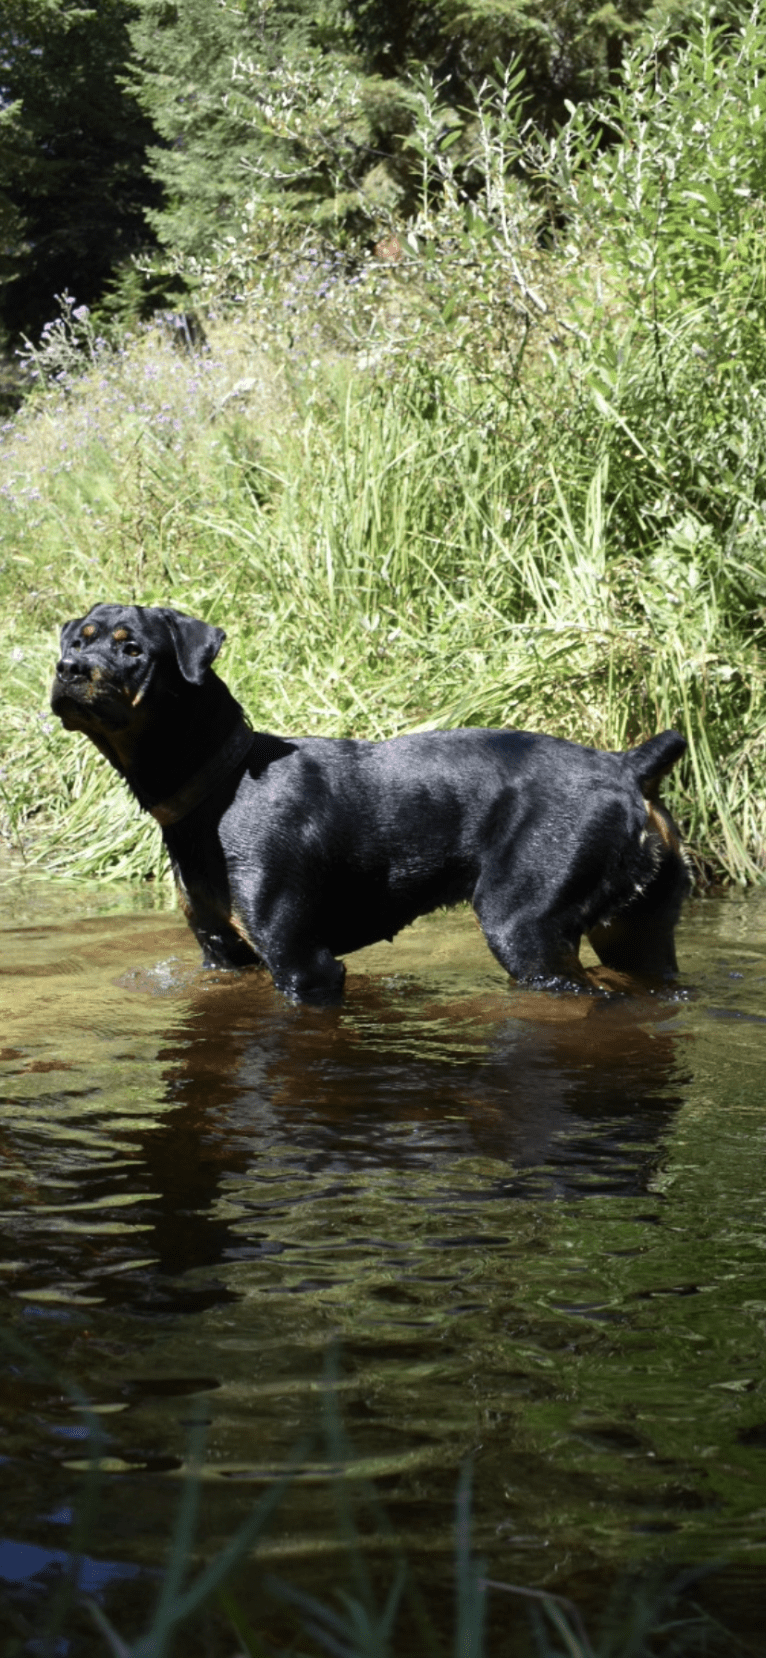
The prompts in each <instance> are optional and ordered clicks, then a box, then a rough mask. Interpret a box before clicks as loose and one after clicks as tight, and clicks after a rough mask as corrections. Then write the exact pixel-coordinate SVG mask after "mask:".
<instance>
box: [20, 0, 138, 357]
mask: <svg viewBox="0 0 766 1658" xmlns="http://www.w3.org/2000/svg"><path fill="white" fill-rule="evenodd" d="M132 9H133V8H132V3H131V0H98V5H96V6H90V7H89V6H86V5H82V4H79V3H78V0H3V6H2V11H1V13H0V105H2V106H4V107H2V108H0V215H2V217H1V218H0V316H2V317H3V319H4V321H5V323H6V326H7V327H8V328H9V329H10V330H12V331H14V332H16V331H18V330H20V329H27V330H30V331H31V330H36V329H38V328H39V327H40V326H41V325H42V324H43V323H44V322H45V321H46V320H48V318H49V317H50V315H51V312H52V310H53V296H54V294H56V293H63V292H64V291H65V290H67V289H68V290H69V291H70V292H72V293H73V294H74V295H75V297H76V298H77V300H78V301H80V302H83V301H85V302H87V303H89V304H90V303H92V302H93V301H94V300H95V299H97V298H98V296H99V295H100V293H101V292H102V290H103V288H104V285H105V283H106V282H107V280H108V279H109V277H110V276H111V275H112V273H113V272H114V271H115V270H116V269H117V267H118V266H119V265H120V264H121V262H123V261H124V260H126V259H127V258H128V257H129V255H130V254H131V253H132V252H133V251H134V250H135V249H137V248H138V247H140V246H141V245H142V244H143V243H145V242H146V239H147V231H146V225H145V222H144V211H145V209H146V207H147V206H148V205H149V204H150V203H151V202H152V201H153V200H156V199H157V189H156V186H155V185H154V184H153V183H152V182H151V181H150V180H149V179H148V178H147V176H146V174H145V172H144V165H143V163H144V151H145V147H146V144H147V142H148V140H149V138H150V135H151V127H150V123H149V121H148V119H147V117H146V116H145V115H144V114H143V112H142V111H141V109H140V108H139V106H138V104H137V103H136V101H135V98H134V97H133V95H132V94H131V93H130V91H129V90H128V89H127V88H126V87H125V86H124V84H123V80H122V76H123V72H124V67H125V61H126V57H127V53H128V51H129V40H128V34H127V25H128V21H129V18H130V15H131V12H132Z"/></svg>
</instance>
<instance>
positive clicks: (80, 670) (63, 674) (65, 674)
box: [56, 656, 93, 684]
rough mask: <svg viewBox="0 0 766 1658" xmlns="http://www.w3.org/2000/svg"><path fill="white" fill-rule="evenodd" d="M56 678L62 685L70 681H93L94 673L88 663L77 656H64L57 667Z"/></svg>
mask: <svg viewBox="0 0 766 1658" xmlns="http://www.w3.org/2000/svg"><path fill="white" fill-rule="evenodd" d="M56 678H57V679H58V680H59V682H60V683H61V684H64V683H65V682H66V680H68V679H92V678H93V671H92V669H91V668H90V667H89V666H88V663H87V662H83V661H82V658H78V657H76V656H62V658H61V661H60V662H59V663H58V664H57V666H56Z"/></svg>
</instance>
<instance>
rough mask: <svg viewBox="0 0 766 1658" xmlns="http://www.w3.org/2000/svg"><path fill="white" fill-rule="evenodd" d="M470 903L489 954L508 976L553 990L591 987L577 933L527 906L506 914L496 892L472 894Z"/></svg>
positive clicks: (590, 988)
mask: <svg viewBox="0 0 766 1658" xmlns="http://www.w3.org/2000/svg"><path fill="white" fill-rule="evenodd" d="M473 903H474V909H475V910H476V913H477V915H478V918H479V921H480V922H481V927H482V931H483V933H484V937H485V938H486V940H487V943H488V945H489V947H490V950H491V951H492V954H493V955H494V956H496V957H497V959H498V961H499V962H500V964H501V966H502V967H504V968H505V971H506V973H510V975H511V978H513V979H518V980H520V981H521V982H522V983H523V984H539V985H541V986H542V985H547V986H550V987H551V988H552V989H562V990H563V989H566V988H568V987H571V988H576V989H586V988H587V989H588V990H592V989H593V983H592V980H591V979H590V978H589V977H588V974H587V973H586V971H585V968H584V967H583V965H582V962H581V961H580V955H579V949H580V934H579V932H576V931H571V930H568V929H566V928H565V927H563V926H562V924H561V922H560V921H557V920H556V919H554V918H552V917H551V916H549V915H539V914H537V913H535V912H534V911H533V910H531V909H530V908H529V906H526V907H525V908H524V909H522V910H518V909H515V908H514V909H513V910H512V912H511V914H510V915H509V914H508V913H506V907H505V904H502V903H498V899H497V895H496V894H493V895H492V896H491V897H490V898H489V899H487V898H485V897H484V896H483V895H482V894H478V895H477V894H474V900H473Z"/></svg>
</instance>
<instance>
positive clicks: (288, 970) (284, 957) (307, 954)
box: [267, 942, 346, 1003]
mask: <svg viewBox="0 0 766 1658" xmlns="http://www.w3.org/2000/svg"><path fill="white" fill-rule="evenodd" d="M267 961H268V966H269V969H270V971H271V976H272V978H273V980H274V983H275V985H276V987H277V990H282V991H283V992H284V994H285V995H286V996H289V997H290V998H291V1000H292V1001H294V1002H319V1003H322V1002H324V1003H333V1002H339V1001H340V999H341V996H342V995H343V982H344V980H345V977H346V969H345V966H344V964H343V962H342V961H336V960H335V957H334V955H333V954H332V952H331V951H330V950H327V949H325V948H324V947H323V946H319V947H317V948H315V949H311V948H307V947H306V945H305V944H302V945H301V946H296V947H295V948H294V949H286V948H285V945H284V942H281V943H280V946H279V948H278V949H276V950H271V949H270V950H269V951H268V956H267Z"/></svg>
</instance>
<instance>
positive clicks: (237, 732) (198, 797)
mask: <svg viewBox="0 0 766 1658" xmlns="http://www.w3.org/2000/svg"><path fill="white" fill-rule="evenodd" d="M255 740H256V735H255V732H254V731H253V730H252V729H251V727H250V726H249V725H245V722H244V720H243V719H239V720H238V721H237V724H236V725H235V726H234V727H233V729H232V731H231V733H230V735H229V736H228V737H227V739H226V742H225V743H223V744H222V745H221V747H220V748H219V749H218V751H217V753H215V754H211V756H210V759H209V760H206V761H205V764H204V766H200V767H199V769H198V770H197V771H196V772H195V773H194V775H193V776H192V777H189V778H188V779H187V781H186V782H185V783H182V784H181V787H180V789H176V792H175V794H172V795H169V796H166V798H165V799H164V800H158V801H156V802H155V804H154V805H153V806H149V807H148V808H147V810H148V811H150V812H151V814H152V817H153V818H156V819H157V822H158V823H159V825H160V827H161V828H162V829H169V828H170V826H171V824H173V823H180V822H181V820H182V818H185V817H188V816H189V813H190V812H193V811H194V808H195V806H199V805H201V803H202V801H203V800H207V798H208V795H211V794H212V793H213V790H214V789H217V787H218V785H219V783H224V782H225V781H226V778H227V777H229V776H230V775H231V773H232V772H233V771H236V768H237V766H239V765H240V764H241V762H242V761H243V760H244V759H245V756H246V755H247V754H249V752H250V750H251V748H252V747H253V744H254V742H255Z"/></svg>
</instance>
